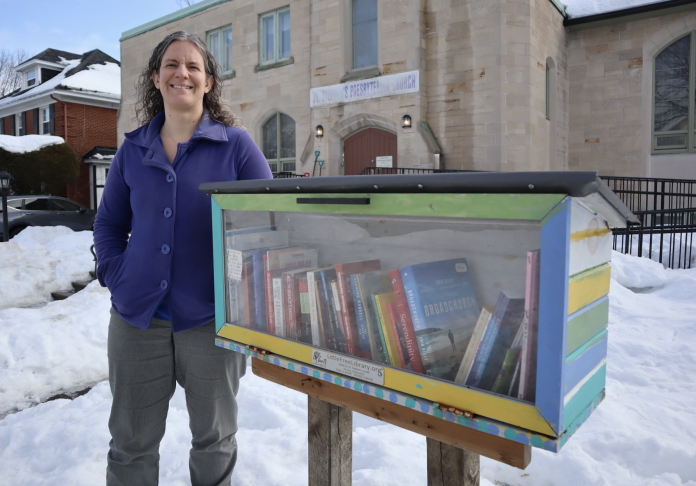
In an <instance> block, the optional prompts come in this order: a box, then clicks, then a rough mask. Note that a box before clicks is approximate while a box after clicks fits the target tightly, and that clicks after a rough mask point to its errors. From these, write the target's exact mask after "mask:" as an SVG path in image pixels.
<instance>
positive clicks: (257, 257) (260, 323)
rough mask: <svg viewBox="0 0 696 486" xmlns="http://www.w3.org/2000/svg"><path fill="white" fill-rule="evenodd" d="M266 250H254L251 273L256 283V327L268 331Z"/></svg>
mask: <svg viewBox="0 0 696 486" xmlns="http://www.w3.org/2000/svg"><path fill="white" fill-rule="evenodd" d="M264 253H265V251H252V252H250V254H251V273H252V280H253V283H254V326H253V327H254V328H255V329H256V330H258V331H264V332H266V331H268V325H267V323H266V283H265V271H264V262H263V256H264Z"/></svg>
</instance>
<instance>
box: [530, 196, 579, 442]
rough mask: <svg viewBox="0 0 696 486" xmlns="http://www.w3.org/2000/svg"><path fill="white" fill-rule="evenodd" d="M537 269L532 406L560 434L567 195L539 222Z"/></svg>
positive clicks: (566, 270)
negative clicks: (537, 303)
mask: <svg viewBox="0 0 696 486" xmlns="http://www.w3.org/2000/svg"><path fill="white" fill-rule="evenodd" d="M540 258H541V263H540V269H539V334H538V354H537V379H536V380H537V381H536V382H537V386H536V402H535V403H536V407H537V408H538V409H539V410H540V411H541V415H542V416H543V417H544V418H545V419H546V420H547V421H548V423H549V424H550V425H551V427H553V429H554V430H555V431H556V433H557V435H559V436H560V434H561V432H562V428H561V425H562V423H563V397H564V395H565V394H564V393H563V370H564V368H565V366H564V365H565V359H566V325H567V319H568V278H569V274H568V272H569V267H570V263H569V262H570V198H569V197H567V198H565V199H564V200H563V201H562V202H561V203H560V204H559V205H558V206H557V207H556V208H554V210H553V212H552V214H551V216H550V217H548V219H546V220H545V221H544V222H542V228H541V252H540Z"/></svg>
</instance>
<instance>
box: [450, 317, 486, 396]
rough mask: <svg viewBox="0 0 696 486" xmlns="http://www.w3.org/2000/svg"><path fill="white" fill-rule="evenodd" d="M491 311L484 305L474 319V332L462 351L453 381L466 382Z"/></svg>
mask: <svg viewBox="0 0 696 486" xmlns="http://www.w3.org/2000/svg"><path fill="white" fill-rule="evenodd" d="M492 312H493V307H484V308H483V309H481V313H480V314H479V318H478V320H477V321H476V327H474V332H473V333H472V334H471V339H470V340H469V345H468V346H467V348H466V352H465V353H464V358H462V362H461V364H460V365H459V371H457V375H456V376H455V378H454V382H455V383H457V384H460V385H463V384H464V382H466V378H467V376H469V371H470V370H471V365H472V364H473V363H474V358H475V357H476V353H477V352H478V350H479V347H480V345H481V339H482V338H483V333H484V332H486V327H487V326H488V321H490V319H491V313H492Z"/></svg>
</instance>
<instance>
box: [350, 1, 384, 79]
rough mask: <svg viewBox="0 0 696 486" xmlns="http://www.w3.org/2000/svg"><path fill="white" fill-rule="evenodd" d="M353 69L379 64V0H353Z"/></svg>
mask: <svg viewBox="0 0 696 486" xmlns="http://www.w3.org/2000/svg"><path fill="white" fill-rule="evenodd" d="M352 7H353V8H352V15H353V21H352V24H353V25H352V28H353V69H359V68H365V67H370V66H376V65H377V44H378V42H377V0H353V6H352Z"/></svg>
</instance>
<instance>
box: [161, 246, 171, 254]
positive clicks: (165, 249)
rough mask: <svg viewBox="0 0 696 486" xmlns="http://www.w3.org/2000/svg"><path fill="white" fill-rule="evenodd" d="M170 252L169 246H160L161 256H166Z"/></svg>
mask: <svg viewBox="0 0 696 486" xmlns="http://www.w3.org/2000/svg"><path fill="white" fill-rule="evenodd" d="M170 251H171V248H169V245H167V244H166V243H165V244H164V245H162V254H163V255H168V254H169V252H170Z"/></svg>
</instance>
